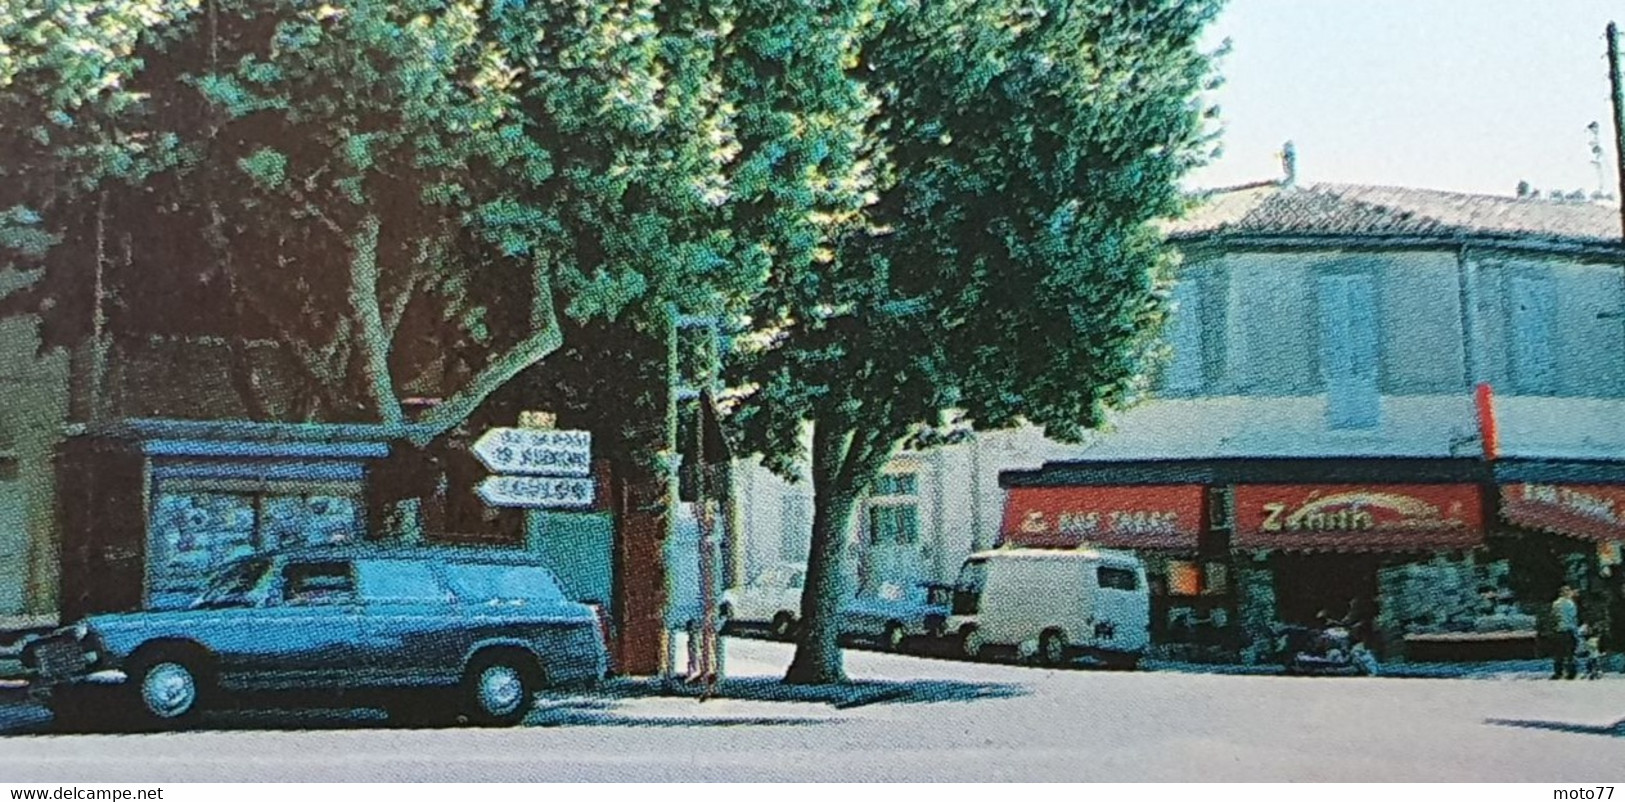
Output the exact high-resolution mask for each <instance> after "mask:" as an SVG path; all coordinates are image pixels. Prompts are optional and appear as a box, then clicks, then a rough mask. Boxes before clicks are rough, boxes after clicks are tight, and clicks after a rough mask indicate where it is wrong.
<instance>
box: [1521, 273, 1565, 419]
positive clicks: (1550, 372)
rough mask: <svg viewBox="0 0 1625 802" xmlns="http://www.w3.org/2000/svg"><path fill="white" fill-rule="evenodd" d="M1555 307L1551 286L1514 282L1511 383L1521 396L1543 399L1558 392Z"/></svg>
mask: <svg viewBox="0 0 1625 802" xmlns="http://www.w3.org/2000/svg"><path fill="white" fill-rule="evenodd" d="M1556 307H1557V298H1556V297H1555V296H1554V294H1553V292H1552V285H1551V283H1550V282H1548V281H1545V280H1542V279H1535V278H1515V279H1513V280H1512V383H1513V386H1514V387H1516V388H1517V389H1518V392H1520V393H1529V394H1532V395H1544V394H1548V393H1551V392H1552V391H1553V390H1554V389H1555V385H1556V378H1557V376H1556V373H1557V372H1556V370H1555V366H1554V365H1553V361H1552V356H1553V354H1552V319H1553V318H1554V317H1555V314H1556Z"/></svg>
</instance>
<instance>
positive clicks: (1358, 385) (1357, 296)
mask: <svg viewBox="0 0 1625 802" xmlns="http://www.w3.org/2000/svg"><path fill="white" fill-rule="evenodd" d="M1378 322H1379V321H1378V315H1377V299H1376V291H1375V288H1374V287H1373V286H1372V281H1371V278H1370V277H1369V276H1361V275H1353V276H1326V277H1323V278H1321V280H1320V337H1321V340H1320V342H1321V350H1320V353H1321V377H1322V378H1323V379H1324V380H1325V383H1326V425H1327V426H1328V427H1330V428H1333V429H1370V428H1374V427H1376V425H1377V423H1378V420H1379V418H1380V413H1381V409H1382V395H1381V390H1380V388H1379V386H1378V382H1377V379H1378V375H1379V369H1380V365H1381V362H1380V360H1381V355H1382V349H1381V342H1380V339H1379V337H1380V328H1379V327H1378Z"/></svg>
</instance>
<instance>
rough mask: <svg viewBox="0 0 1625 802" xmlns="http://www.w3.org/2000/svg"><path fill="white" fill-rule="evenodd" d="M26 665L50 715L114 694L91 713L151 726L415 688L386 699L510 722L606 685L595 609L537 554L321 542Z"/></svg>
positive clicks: (64, 642)
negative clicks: (208, 712) (318, 696)
mask: <svg viewBox="0 0 1625 802" xmlns="http://www.w3.org/2000/svg"><path fill="white" fill-rule="evenodd" d="M23 663H24V665H25V666H26V667H27V669H28V670H29V671H30V673H31V675H32V679H33V685H34V688H35V690H36V692H37V693H39V694H40V695H42V696H44V697H45V698H46V699H47V701H48V703H49V704H50V705H51V707H52V708H53V709H55V710H56V711H57V712H58V713H59V714H61V715H64V716H71V715H72V714H73V713H74V712H75V711H78V710H79V709H80V707H81V706H82V705H84V704H85V700H86V698H87V697H93V696H98V695H100V694H102V693H110V694H111V695H112V698H111V699H110V700H108V701H110V702H111V703H112V704H113V705H114V706H115V708H114V709H113V710H110V711H108V710H105V709H102V708H100V703H98V704H97V706H96V708H97V709H93V711H92V712H93V713H94V714H95V715H97V716H103V715H106V714H108V713H114V714H118V716H119V717H120V718H121V719H127V720H128V719H133V721H128V723H139V724H142V725H146V726H149V727H176V726H182V725H186V724H190V723H193V722H195V721H196V719H197V716H198V714H199V713H200V712H201V711H203V710H204V709H206V708H209V707H211V706H214V705H218V704H222V703H225V702H226V701H228V700H231V701H234V702H235V701H240V700H242V699H244V698H247V697H249V695H250V694H249V692H253V691H289V690H296V691H339V692H342V693H345V694H352V692H358V691H359V692H363V693H365V692H368V691H396V692H399V691H408V690H409V691H413V692H414V693H411V694H399V693H397V694H390V695H387V696H386V697H385V698H388V699H391V700H399V701H396V702H393V703H395V704H403V705H407V710H408V712H410V711H411V710H413V709H418V710H422V709H425V708H424V706H425V705H427V706H429V707H430V708H434V709H440V708H444V709H446V710H448V711H449V712H454V713H456V714H459V715H460V716H462V717H466V719H467V720H468V721H471V722H473V723H478V724H486V725H504V724H515V723H517V722H519V721H520V720H521V719H523V718H524V717H525V714H526V713H527V712H528V711H529V709H530V707H531V705H532V703H533V701H534V694H535V693H536V692H537V691H538V690H540V689H542V688H548V687H560V686H582V685H592V684H595V683H596V682H598V681H599V680H601V679H602V678H603V676H604V674H605V671H606V664H607V656H606V650H605V645H604V640H603V637H602V634H601V629H600V623H599V619H598V616H597V613H596V611H594V610H593V609H592V608H591V607H588V606H587V605H583V604H577V603H574V602H571V601H568V600H566V599H565V597H564V595H563V594H562V592H561V591H560V589H559V585H558V581H557V580H556V579H555V577H554V576H553V574H552V572H550V571H549V570H548V569H547V568H546V567H545V566H543V565H542V564H540V563H538V562H536V561H535V558H534V557H533V556H531V555H528V554H524V553H522V552H510V551H503V550H481V549H446V548H432V547H424V548H404V547H402V548H386V547H364V546H324V547H315V548H308V549H301V550H296V551H290V552H286V553H281V554H274V555H262V556H256V557H249V558H245V559H242V560H239V561H236V562H234V563H231V564H229V565H228V566H226V567H225V568H223V569H222V570H221V571H220V572H219V573H218V574H217V575H216V576H215V577H214V578H213V580H212V581H211V582H210V584H209V585H208V587H207V589H206V590H205V591H204V592H203V594H202V595H201V596H200V597H198V599H197V600H196V602H194V603H193V604H192V605H191V607H190V608H189V609H185V610H165V611H144V612H130V613H115V614H106V615H92V616H90V617H88V618H86V619H85V620H84V621H82V622H80V623H78V624H75V625H73V626H71V627H66V628H63V629H61V630H59V631H57V632H56V633H54V634H53V635H51V636H50V637H47V638H43V639H40V640H38V641H35V642H33V643H31V644H29V645H28V647H27V648H26V650H25V651H24V654H23ZM408 703H409V704H408ZM120 723H126V722H125V721H121V722H120Z"/></svg>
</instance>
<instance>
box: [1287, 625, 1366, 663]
mask: <svg viewBox="0 0 1625 802" xmlns="http://www.w3.org/2000/svg"><path fill="white" fill-rule="evenodd" d="M1276 638H1277V640H1276V648H1277V653H1278V654H1279V655H1280V656H1281V658H1282V663H1283V665H1284V666H1285V667H1286V671H1287V673H1288V674H1309V675H1324V674H1354V675H1361V676H1367V677H1374V676H1376V675H1377V672H1378V666H1377V658H1376V656H1375V655H1373V654H1372V653H1371V650H1370V649H1368V648H1366V645H1365V644H1364V643H1361V642H1359V641H1356V640H1355V639H1354V637H1353V635H1352V632H1351V627H1350V626H1349V625H1348V624H1347V623H1345V622H1342V621H1337V620H1327V621H1326V623H1325V624H1324V625H1323V626H1319V627H1304V626H1283V627H1280V628H1278V629H1277V630H1276Z"/></svg>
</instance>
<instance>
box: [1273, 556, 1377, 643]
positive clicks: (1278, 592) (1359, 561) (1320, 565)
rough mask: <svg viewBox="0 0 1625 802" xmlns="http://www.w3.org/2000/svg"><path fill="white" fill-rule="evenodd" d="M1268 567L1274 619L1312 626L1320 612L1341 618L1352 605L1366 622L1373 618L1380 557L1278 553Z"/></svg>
mask: <svg viewBox="0 0 1625 802" xmlns="http://www.w3.org/2000/svg"><path fill="white" fill-rule="evenodd" d="M1271 563H1272V567H1273V568H1274V569H1275V609H1276V617H1277V618H1278V619H1279V620H1280V621H1281V622H1282V623H1286V624H1297V625H1301V626H1314V625H1316V624H1318V623H1319V615H1320V613H1321V611H1323V610H1324V611H1326V612H1329V613H1330V614H1331V615H1332V617H1333V618H1342V617H1343V616H1345V615H1347V614H1348V611H1349V603H1350V602H1351V601H1354V602H1355V603H1356V604H1357V605H1358V606H1359V607H1360V609H1359V610H1358V611H1357V612H1358V614H1360V615H1361V617H1363V618H1364V619H1365V620H1366V622H1368V623H1369V622H1370V621H1371V620H1372V619H1373V618H1374V617H1375V616H1376V607H1377V569H1379V568H1381V567H1382V557H1381V556H1380V555H1376V554H1335V553H1332V554H1326V553H1312V554H1299V553H1290V552H1278V553H1276V554H1275V555H1274V557H1272V558H1271Z"/></svg>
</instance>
